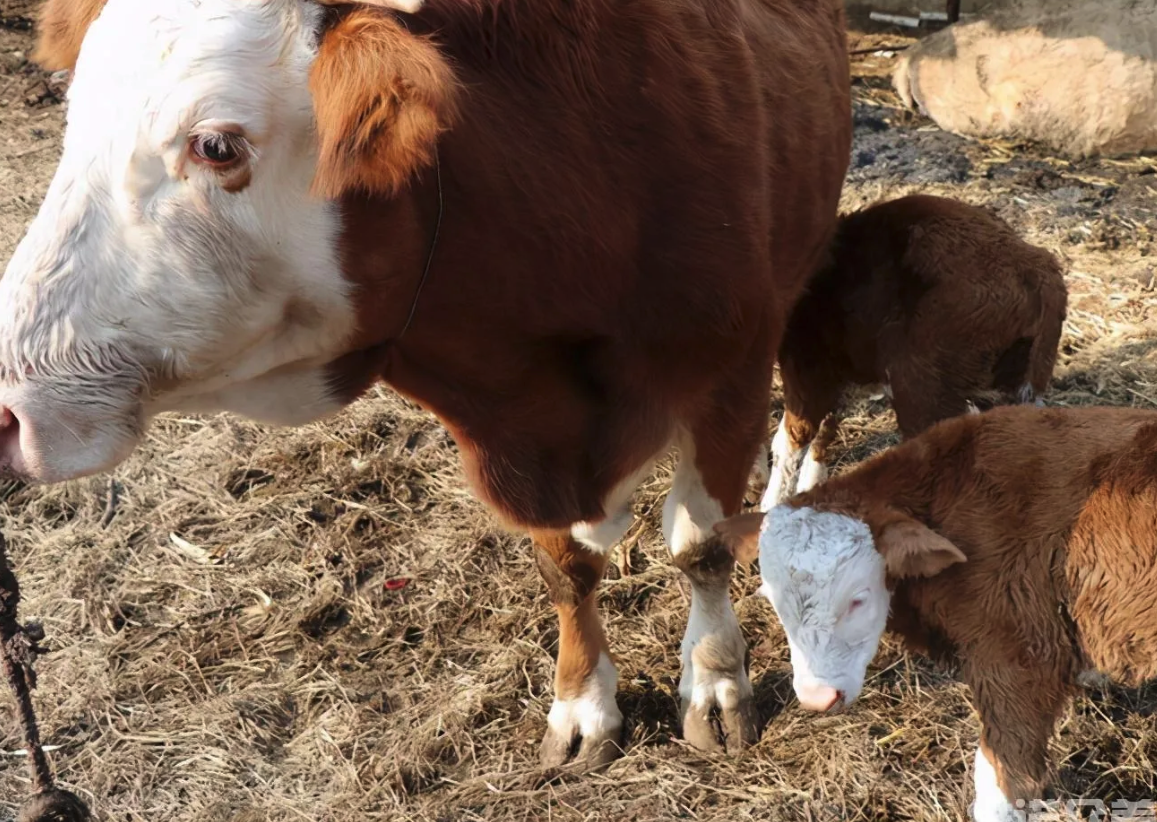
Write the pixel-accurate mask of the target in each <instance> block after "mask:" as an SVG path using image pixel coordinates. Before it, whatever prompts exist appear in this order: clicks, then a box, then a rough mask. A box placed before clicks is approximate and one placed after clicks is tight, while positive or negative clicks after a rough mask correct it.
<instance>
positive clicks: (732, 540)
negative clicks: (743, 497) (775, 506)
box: [715, 511, 764, 565]
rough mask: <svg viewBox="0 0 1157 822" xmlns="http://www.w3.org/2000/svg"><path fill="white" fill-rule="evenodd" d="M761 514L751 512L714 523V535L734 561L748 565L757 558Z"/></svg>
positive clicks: (761, 523) (761, 524) (761, 521)
mask: <svg viewBox="0 0 1157 822" xmlns="http://www.w3.org/2000/svg"><path fill="white" fill-rule="evenodd" d="M763 516H764V515H763V513H762V512H760V511H752V512H750V513H747V514H737V515H736V516H734V517H728V518H727V519H725V520H723V521H722V522H719V523H716V525H715V533H716V534H718V535H719V538H720V540H721V541H722V543H723V546H724V547H725V548H726V549H727V551H728V553H730V554H731V556H733V557H735V561H736V562H738V563H740V564H741V565H750V564H751V563H753V562H755V560H756V559H757V558H758V557H759V529H760V528H762V527H763Z"/></svg>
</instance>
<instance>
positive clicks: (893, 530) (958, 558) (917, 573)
mask: <svg viewBox="0 0 1157 822" xmlns="http://www.w3.org/2000/svg"><path fill="white" fill-rule="evenodd" d="M873 530H874V531H875V532H876V533H875V539H876V549H877V550H878V551H879V552H880V554H881V556H883V557H884V566H885V568H886V569H887V572H888V576H890V577H892V578H894V579H905V578H910V577H933V576H936V575H937V574H939V573H940V572H941V571H943V570H944V569H945V568H947V567H949V566H950V565H955V564H956V563H958V562H965V561H967V557H965V556H964V553H963V552H962V551H961V550H960V549H959V548H957V547H956V546H955V545H953V544H952V542H950V541H949V540H947V539H945V538H944V537H942V536H940V534H937V533H936V532H935V531H933V530H932V529H931V528H929V527H928V526H926V525H924V524H922V523H920V522H917V521H916V520H914V519H912V518H911V517H909V516H905V515H903V514H898V513H893V514H892V515H891V516H889V517H887V518H886V521H884V522H882V523H881V524H880V526H879V528H878V529H873Z"/></svg>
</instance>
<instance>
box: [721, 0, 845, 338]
mask: <svg viewBox="0 0 1157 822" xmlns="http://www.w3.org/2000/svg"><path fill="white" fill-rule="evenodd" d="M741 5H742V7H743V13H744V18H745V20H746V21H747V23H746V29H747V38H748V42H749V43H750V44H751V49H752V51H753V53H754V54H755V55H756V60H757V66H758V72H759V75H760V78H761V81H762V83H763V89H764V98H765V107H766V111H767V116H768V121H767V128H768V137H767V140H768V145H769V146H770V152H769V168H770V170H771V172H772V174H773V177H772V184H771V185H772V192H771V195H772V199H771V202H772V214H771V232H772V263H773V267H774V269H775V275H774V276H775V277H776V284H777V287H778V299H777V309H779V310H780V311H782V312H784V313H783V314H782V315H781V319H783V320H786V316H787V314H786V312H787V311H789V310H790V307H791V304H792V303H794V301H795V299H796V297H797V296H798V294H799V292H800V290H801V289H802V287H803V285H804V283H806V281H807V278H808V277H810V276H811V274H812V273H813V271H814V270H815V268H816V267H817V266H818V265H819V263H820V260H821V259H822V256H823V253H824V251H825V250H826V248H827V245H828V242H829V241H830V237H831V234H832V233H833V232H834V230H835V224H836V221H835V218H834V217H833V216H832V215H833V214H834V213H835V211H836V210H837V209H838V206H839V199H840V191H841V189H842V187H843V181H844V176H845V174H846V172H847V168H848V160H849V156H850V152H851V141H852V125H851V91H850V80H849V71H850V70H849V66H848V56H847V37H846V28H845V26H846V20H845V12H844V4H843V2H842V1H841V0H798V2H792V0H742V2H741ZM835 112H839V114H838V116H833V115H834V113H835ZM781 325H782V322H781Z"/></svg>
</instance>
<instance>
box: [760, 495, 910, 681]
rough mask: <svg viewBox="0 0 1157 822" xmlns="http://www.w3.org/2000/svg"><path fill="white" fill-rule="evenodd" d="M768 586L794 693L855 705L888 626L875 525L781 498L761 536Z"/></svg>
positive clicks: (763, 571) (765, 588) (766, 590)
mask: <svg viewBox="0 0 1157 822" xmlns="http://www.w3.org/2000/svg"><path fill="white" fill-rule="evenodd" d="M759 564H760V574H761V575H762V577H763V583H764V584H763V588H762V590H763V592H764V593H765V595H767V597H768V599H770V600H771V604H772V606H773V608H774V609H775V611H776V614H777V615H778V616H779V620H780V622H781V623H782V624H783V628H784V632H785V633H786V634H787V638H788V643H789V647H790V650H791V660H792V671H793V676H794V680H795V686H796V690H797V693H798V692H802V691H813V690H814V689H815V688H816V687H819V686H826V687H831V688H834V689H835V690H837V691H840V692H841V693H842V694H843V695H844V696H843V701H844V704H850V703H851V702H852V701H853V700H854V699H855V698H856V697H857V696H858V695H859V693H860V690H861V689H862V688H863V683H864V675H865V673H866V671H867V667H868V664H869V663H870V662H871V661H872V658H873V657H874V656H875V654H876V647H877V645H878V644H879V641H880V637H881V636H882V634H883V632H884V627H885V624H886V622H887V617H888V605H889V601H890V597H889V594H888V591H887V588H886V587H885V579H884V560H883V558H882V557H881V556H880V554H879V552H878V551H877V550H876V548H875V545H874V543H873V541H872V534H871V531H870V529H869V528H868V526H867V525H866V524H864V523H863V522H862V521H860V520H858V519H855V518H853V517H849V516H845V515H843V514H835V513H831V512H824V511H816V510H814V509H812V508H792V507H790V506H788V505H780V506H776V507H775V508H773V509H772V510H771V511H770V512H768V515H767V516H766V517H765V518H764V524H763V529H762V531H761V533H760V536H759Z"/></svg>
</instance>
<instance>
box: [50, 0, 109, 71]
mask: <svg viewBox="0 0 1157 822" xmlns="http://www.w3.org/2000/svg"><path fill="white" fill-rule="evenodd" d="M105 2H106V0H46V2H45V3H44V5H43V6H42V7H41V9H40V15H39V18H38V20H37V28H38V32H39V37H38V39H37V43H36V48H35V49H34V50H33V52H32V59H33V60H34V61H35V62H37V63H39V64H40V65H41V67H43V68H45V69H47V70H48V71H61V70H67V71H72V70H73V69H74V68H75V67H76V59H77V57H79V56H80V44H81V42H82V41H83V40H84V35H85V33H86V32H87V31H88V27H89V26H90V25H92V21H93V20H95V19H96V18H97V17H98V16H100V13H101V11H102V10H103V9H104V4H105Z"/></svg>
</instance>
